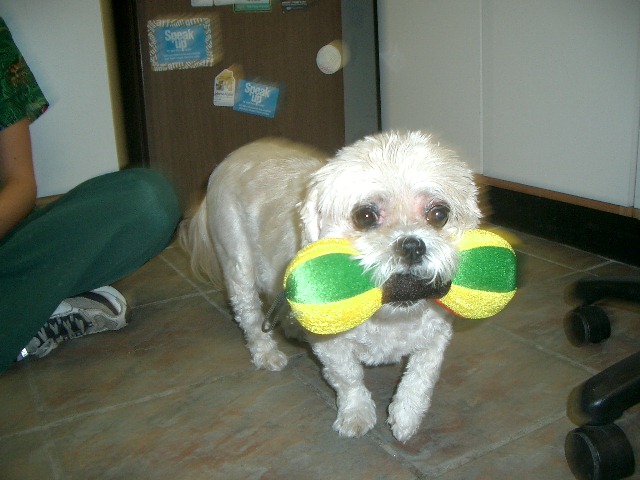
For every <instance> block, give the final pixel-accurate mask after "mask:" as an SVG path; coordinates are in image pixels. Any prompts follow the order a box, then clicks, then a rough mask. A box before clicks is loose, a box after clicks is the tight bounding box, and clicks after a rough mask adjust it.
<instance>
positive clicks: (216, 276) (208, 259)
mask: <svg viewBox="0 0 640 480" xmlns="http://www.w3.org/2000/svg"><path fill="white" fill-rule="evenodd" d="M207 218H208V215H207V203H206V201H205V200H204V199H203V200H202V202H201V203H200V205H199V206H198V207H197V208H196V209H195V211H193V212H192V213H191V214H190V215H189V216H188V217H187V218H186V219H184V220H183V221H182V222H181V223H180V227H179V229H178V240H179V242H180V246H181V247H182V248H183V249H184V250H185V251H186V252H187V253H188V254H189V255H190V256H191V270H192V271H193V274H194V275H195V277H196V278H197V279H198V280H200V281H203V282H211V283H213V284H214V285H215V286H216V287H221V286H222V274H221V269H220V264H219V262H218V259H217V257H216V252H215V250H214V247H213V241H212V240H211V236H210V235H209V228H208V227H207Z"/></svg>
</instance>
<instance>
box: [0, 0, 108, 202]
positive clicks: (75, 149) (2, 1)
mask: <svg viewBox="0 0 640 480" xmlns="http://www.w3.org/2000/svg"><path fill="white" fill-rule="evenodd" d="M0 15H2V17H3V18H4V20H5V22H6V23H7V25H8V26H9V29H10V30H11V33H12V35H13V38H14V41H15V42H16V44H17V45H18V47H19V48H20V51H21V52H22V54H23V55H24V57H25V59H26V61H27V63H28V64H29V67H30V68H31V70H32V71H33V72H34V75H35V76H36V78H37V80H38V84H39V85H40V88H41V89H42V91H43V92H44V94H45V96H46V97H47V99H48V100H49V102H50V104H51V106H50V108H49V110H48V111H47V112H46V113H45V114H44V115H43V116H42V117H40V118H39V119H38V120H37V121H36V122H34V123H33V124H32V126H31V136H32V142H33V152H34V164H35V168H36V180H37V182H38V195H39V196H48V195H56V194H59V193H64V192H66V191H67V190H69V189H70V188H72V187H74V186H75V185H77V184H78V183H80V182H82V181H84V180H86V179H88V178H91V177H94V176H96V175H99V174H101V173H107V172H112V171H115V170H117V169H118V148H117V142H116V134H115V129H114V120H113V110H112V105H111V95H110V90H109V79H108V71H107V55H106V51H105V40H104V37H103V26H102V15H101V10H100V1H99V0H19V1H18V0H0Z"/></svg>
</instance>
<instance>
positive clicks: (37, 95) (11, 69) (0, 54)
mask: <svg viewBox="0 0 640 480" xmlns="http://www.w3.org/2000/svg"><path fill="white" fill-rule="evenodd" d="M48 106H49V103H48V102H47V99H46V98H45V97H44V95H43V94H42V91H41V90H40V87H38V83H37V82H36V79H35V78H34V76H33V73H31V70H30V69H29V66H28V65H27V63H26V62H25V61H24V58H23V57H22V54H21V53H20V51H19V50H18V47H16V44H15V43H13V38H12V37H11V32H10V31H9V29H8V28H7V25H6V23H4V20H3V19H2V18H1V17H0V130H2V129H4V128H6V127H8V126H10V125H13V124H14V123H16V122H17V121H19V120H22V119H23V118H25V117H26V118H28V119H29V120H30V121H31V122H33V121H34V120H35V119H36V118H38V117H39V116H40V115H42V114H43V113H44V111H45V110H46V109H47V107H48Z"/></svg>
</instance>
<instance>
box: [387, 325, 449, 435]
mask: <svg viewBox="0 0 640 480" xmlns="http://www.w3.org/2000/svg"><path fill="white" fill-rule="evenodd" d="M451 333H452V329H451V326H450V325H449V324H448V323H446V322H444V321H443V322H442V325H441V327H440V329H438V331H437V333H436V335H435V337H434V338H433V341H432V342H431V343H430V345H429V346H428V347H425V348H422V349H420V350H417V351H416V352H414V353H413V354H411V356H410V357H409V361H408V363H407V368H406V370H405V372H404V375H403V376H402V379H401V380H400V384H399V385H398V389H397V391H396V393H395V395H394V396H393V401H392V402H391V405H389V418H388V420H387V423H389V425H390V426H391V431H392V432H393V436H394V437H396V439H398V440H399V441H401V442H406V441H407V440H409V438H411V437H412V436H413V435H414V434H415V433H416V432H417V431H418V428H419V427H420V424H421V423H422V417H423V416H424V414H425V413H426V412H427V410H429V407H430V406H431V396H432V394H433V390H434V387H435V385H436V382H437V381H438V377H439V375H440V367H441V366H442V361H443V359H444V352H445V349H446V348H447V345H448V344H449V339H450V338H451Z"/></svg>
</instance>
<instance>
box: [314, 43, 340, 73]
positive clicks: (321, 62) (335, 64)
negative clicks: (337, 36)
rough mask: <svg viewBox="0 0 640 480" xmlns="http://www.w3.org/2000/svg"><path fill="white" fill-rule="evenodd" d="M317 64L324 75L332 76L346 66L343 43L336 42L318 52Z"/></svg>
mask: <svg viewBox="0 0 640 480" xmlns="http://www.w3.org/2000/svg"><path fill="white" fill-rule="evenodd" d="M316 64H317V65H318V68H319V69H320V71H321V72H322V73H326V74H327V75H331V74H333V73H336V72H337V71H338V70H340V69H341V68H342V67H343V66H344V61H343V51H342V42H340V41H339V40H336V41H335V42H331V43H330V44H328V45H325V46H324V47H322V48H321V49H320V50H318V55H316Z"/></svg>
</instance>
